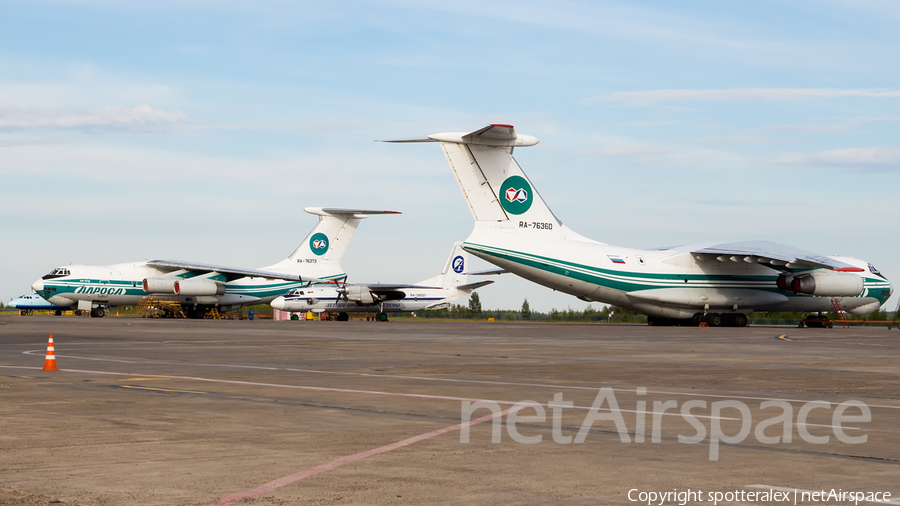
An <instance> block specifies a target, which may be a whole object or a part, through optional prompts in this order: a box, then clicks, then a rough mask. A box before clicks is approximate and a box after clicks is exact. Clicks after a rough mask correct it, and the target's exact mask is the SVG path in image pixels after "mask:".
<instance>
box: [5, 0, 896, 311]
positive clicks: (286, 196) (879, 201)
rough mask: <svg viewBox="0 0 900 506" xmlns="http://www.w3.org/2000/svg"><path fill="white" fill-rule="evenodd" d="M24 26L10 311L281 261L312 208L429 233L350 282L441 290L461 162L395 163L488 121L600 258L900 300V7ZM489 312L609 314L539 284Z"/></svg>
mask: <svg viewBox="0 0 900 506" xmlns="http://www.w3.org/2000/svg"><path fill="white" fill-rule="evenodd" d="M0 7H2V10H3V12H4V15H3V16H2V17H0V178H2V179H0V180H2V185H0V212H2V215H3V217H4V219H3V220H2V222H0V234H2V238H3V240H2V244H3V250H2V251H3V257H2V258H3V262H2V266H0V299H2V300H4V301H7V300H9V299H11V298H13V297H15V296H18V295H20V294H23V293H26V292H28V291H30V288H29V287H30V285H31V282H32V281H33V280H34V279H36V278H38V277H39V276H40V275H42V274H44V273H46V272H48V271H49V270H50V269H51V268H53V267H55V266H58V265H65V264H68V263H70V262H74V263H92V264H105V263H115V262H125V261H134V260H143V259H152V258H170V259H182V260H193V261H202V262H210V263H220V264H226V265H234V266H242V267H261V266H265V265H269V264H271V263H274V262H276V261H278V260H280V259H282V258H283V257H285V256H286V255H287V254H289V253H290V252H291V251H293V249H294V248H295V247H296V245H297V244H298V243H299V241H300V240H301V239H302V238H303V237H304V236H305V235H306V233H307V232H308V231H309V229H311V228H312V226H313V225H314V223H315V217H313V216H311V215H308V214H306V213H304V212H303V211H302V209H303V208H304V207H307V206H323V207H363V208H375V209H394V210H399V211H402V212H403V213H404V214H403V215H401V216H385V217H374V218H370V219H368V220H366V221H365V222H364V223H363V224H362V226H361V227H360V229H359V232H358V233H357V236H356V238H355V239H354V243H353V244H352V245H351V247H350V250H349V251H348V253H347V255H346V257H345V260H344V266H345V268H346V269H347V271H348V272H349V273H350V275H351V281H381V282H415V281H418V280H421V279H424V278H427V277H430V276H432V275H434V274H436V271H437V270H438V269H440V267H441V266H442V265H443V262H444V260H445V259H446V256H447V254H448V253H449V248H450V247H451V245H452V243H453V242H454V241H456V240H461V239H464V238H465V237H466V236H467V235H468V233H469V231H470V230H471V227H472V223H471V217H470V215H469V213H468V210H467V208H466V205H465V203H464V201H463V199H462V196H461V195H460V193H459V190H458V188H457V186H456V183H455V182H454V180H453V178H452V176H451V174H450V172H449V169H448V168H447V165H446V161H445V160H444V158H443V156H442V154H441V152H440V149H439V148H438V147H437V146H436V145H434V144H413V145H392V144H384V143H378V142H374V141H375V140H377V139H391V138H409V137H419V136H424V135H427V134H431V133H436V132H446V131H471V130H475V129H478V128H480V127H482V126H484V125H486V124H488V123H510V124H513V125H515V126H516V128H517V130H518V131H519V132H521V133H525V134H529V135H534V136H536V137H538V138H539V139H540V140H541V143H540V144H539V145H537V146H535V147H531V148H524V149H520V150H517V151H516V157H517V159H518V161H519V163H520V165H522V167H523V168H524V169H525V171H526V172H527V173H528V175H529V177H530V178H531V179H532V181H533V183H534V184H535V186H536V187H537V188H538V189H539V191H540V192H541V194H542V196H543V197H544V199H545V200H546V201H547V202H548V204H549V205H550V206H551V208H552V209H553V210H554V212H555V213H556V214H557V216H559V217H560V218H561V219H562V220H563V221H564V222H565V223H566V224H567V225H569V226H570V227H571V228H573V229H574V230H576V231H578V232H580V233H582V234H584V235H586V236H588V237H591V238H593V239H597V240H600V241H603V242H607V243H610V244H618V245H622V246H634V247H647V248H651V247H659V246H669V245H676V244H684V243H690V242H703V241H732V240H750V239H761V240H771V241H777V242H782V243H785V244H789V245H791V246H794V247H798V248H803V249H807V250H811V251H815V252H817V253H821V254H846V255H853V256H857V257H859V258H864V259H866V260H869V261H870V262H872V263H873V264H874V265H875V266H876V267H878V268H879V269H881V270H882V272H884V273H885V274H886V275H887V276H888V278H889V279H892V280H893V281H894V282H895V283H896V280H897V279H900V255H898V254H897V251H898V249H900V230H898V219H897V217H898V216H900V191H898V188H900V38H898V37H897V35H896V27H897V26H898V23H900V4H898V3H897V2H893V1H820V2H804V1H796V2H754V3H737V2H712V1H710V2H690V1H687V2H605V1H596V2H552V3H550V2H466V1H458V2H429V1H414V2H412V1H410V2H405V1H395V2H391V1H384V2H377V1H371V2H287V1H271V2H266V1H259V2H227V1H219V2H206V1H189V0H187V1H178V2H174V1H156V2H145V3H138V2H125V1H122V2H119V1H112V0H108V1H88V0H84V1H78V0H72V1H55V2H54V1H48V2H41V1H29V2H17V1H9V0H4V1H0ZM474 263H475V262H473V264H474ZM481 266H482V267H485V268H486V267H487V265H486V264H481ZM480 294H481V297H482V300H483V303H484V305H485V306H486V307H490V308H497V307H499V308H518V307H520V306H521V303H522V299H523V298H524V297H527V298H528V299H529V301H530V303H531V305H532V308H535V309H538V310H544V311H546V310H549V309H550V308H552V307H556V308H558V309H565V308H567V307H573V308H583V307H584V306H585V304H584V303H582V302H581V301H578V300H577V299H575V298H573V297H570V296H566V295H562V294H559V293H554V292H551V291H550V290H547V289H544V288H542V287H539V286H536V285H532V284H529V283H528V282H526V281H523V280H519V279H517V278H514V277H502V278H500V279H498V282H497V283H496V284H495V285H494V286H491V287H487V288H484V289H482V290H481V291H480ZM896 300H897V296H896V295H895V297H894V299H892V300H891V301H890V303H889V304H890V309H893V308H894V307H895V306H896V304H897V302H896Z"/></svg>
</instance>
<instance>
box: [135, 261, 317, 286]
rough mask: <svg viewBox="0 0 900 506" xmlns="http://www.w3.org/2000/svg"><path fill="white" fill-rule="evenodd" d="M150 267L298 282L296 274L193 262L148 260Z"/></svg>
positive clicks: (235, 277)
mask: <svg viewBox="0 0 900 506" xmlns="http://www.w3.org/2000/svg"><path fill="white" fill-rule="evenodd" d="M147 265H149V266H150V267H156V268H161V269H171V270H178V269H184V270H186V271H192V272H218V273H220V274H224V275H225V276H226V277H227V278H229V280H231V279H237V278H243V277H251V278H266V279H285V280H288V281H300V276H298V275H296V274H285V273H283V272H269V271H260V270H256V269H237V268H234V267H225V266H222V265H211V264H199V263H194V262H179V261H173V260H150V261H149V262H147Z"/></svg>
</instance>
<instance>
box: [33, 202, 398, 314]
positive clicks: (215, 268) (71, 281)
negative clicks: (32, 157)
mask: <svg viewBox="0 0 900 506" xmlns="http://www.w3.org/2000/svg"><path fill="white" fill-rule="evenodd" d="M304 210H305V211H306V212H307V213H310V214H315V215H318V216H319V222H318V223H317V224H316V226H315V227H314V228H313V229H312V232H310V233H309V235H307V236H306V239H304V240H303V242H302V243H300V246H298V247H297V249H296V250H295V251H294V252H293V253H291V255H290V256H289V257H287V258H285V259H284V260H282V261H281V262H278V263H276V264H274V265H270V266H268V267H262V268H261V269H240V268H234V267H225V266H220V265H210V264H202V263H193V262H180V261H172V260H150V261H142V262H131V263H122V264H114V265H67V266H65V267H57V268H55V269H53V270H52V271H51V272H50V273H49V274H47V275H45V276H43V277H42V278H41V279H38V280H37V281H35V282H34V284H33V285H32V288H33V289H34V291H35V292H37V293H38V294H39V295H40V296H42V297H43V298H45V299H47V300H48V301H49V302H50V303H52V304H56V305H67V306H74V307H76V308H77V309H79V310H88V309H89V310H90V311H91V316H103V315H104V314H105V309H104V308H108V307H110V306H125V305H137V304H138V303H139V302H140V300H141V298H143V297H145V296H147V295H149V294H155V295H165V296H166V299H167V300H171V301H174V302H179V303H180V304H181V306H182V310H183V311H184V313H185V315H187V316H188V317H191V318H202V317H203V316H204V315H205V314H206V312H207V311H208V310H209V309H211V308H216V309H217V310H223V311H227V310H232V309H236V308H239V307H242V306H247V305H253V304H266V303H268V302H270V301H272V300H273V299H275V297H278V296H279V295H281V294H283V293H286V292H288V291H289V290H291V289H292V288H297V287H300V286H303V285H304V284H306V282H305V281H302V278H306V279H309V278H313V279H320V280H337V279H345V278H346V276H347V275H346V274H345V273H344V269H343V268H342V267H341V257H343V256H344V252H345V251H346V250H347V246H348V245H349V244H350V240H351V239H352V238H353V234H354V233H355V232H356V227H357V225H358V224H359V221H360V220H362V219H364V218H365V217H366V216H368V215H373V214H399V213H398V212H396V211H368V210H360V209H333V208H320V207H307V208H306V209H304Z"/></svg>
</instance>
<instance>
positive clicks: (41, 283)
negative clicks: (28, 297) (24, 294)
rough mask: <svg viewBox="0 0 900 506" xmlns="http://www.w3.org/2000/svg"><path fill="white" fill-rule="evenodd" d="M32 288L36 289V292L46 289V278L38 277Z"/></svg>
mask: <svg viewBox="0 0 900 506" xmlns="http://www.w3.org/2000/svg"><path fill="white" fill-rule="evenodd" d="M31 289H32V290H34V291H35V292H40V291H41V290H43V289H44V280H43V279H38V280H37V281H35V282H34V283H32V284H31Z"/></svg>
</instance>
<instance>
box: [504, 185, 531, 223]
mask: <svg viewBox="0 0 900 506" xmlns="http://www.w3.org/2000/svg"><path fill="white" fill-rule="evenodd" d="M498 197H500V205H501V206H502V207H503V209H505V210H506V212H508V213H510V214H522V213H524V212H525V211H527V210H528V209H530V208H531V201H532V198H531V185H529V184H528V181H525V178H524V177H522V176H509V177H508V178H506V181H504V182H503V184H502V185H501V186H500V195H498Z"/></svg>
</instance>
